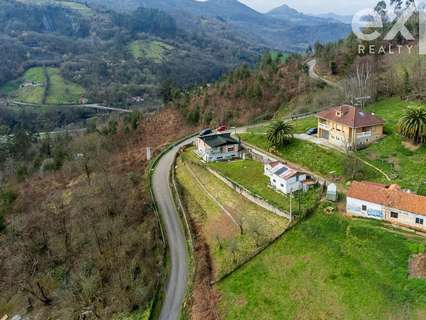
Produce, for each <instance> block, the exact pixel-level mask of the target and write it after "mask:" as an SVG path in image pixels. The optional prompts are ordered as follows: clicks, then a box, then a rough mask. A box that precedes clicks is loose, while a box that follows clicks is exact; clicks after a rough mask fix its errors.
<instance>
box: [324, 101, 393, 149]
mask: <svg viewBox="0 0 426 320" xmlns="http://www.w3.org/2000/svg"><path fill="white" fill-rule="evenodd" d="M317 117H318V137H319V138H323V139H326V140H328V141H329V142H330V143H332V144H334V145H336V146H338V147H342V148H349V149H354V148H359V147H364V146H367V145H369V144H371V143H373V142H375V141H377V140H379V139H380V138H382V137H383V128H384V124H385V122H384V120H383V119H381V118H379V117H377V116H376V115H374V114H372V113H369V112H365V111H362V110H360V109H359V108H356V107H354V106H349V105H343V106H339V107H334V108H331V109H329V110H326V111H323V112H320V113H319V114H318V116H317Z"/></svg>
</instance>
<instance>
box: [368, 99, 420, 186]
mask: <svg viewBox="0 0 426 320" xmlns="http://www.w3.org/2000/svg"><path fill="white" fill-rule="evenodd" d="M411 105H415V103H410V102H405V101H401V100H399V99H386V100H383V101H380V102H378V103H376V104H374V105H371V106H370V107H368V111H371V112H375V113H376V114H377V115H378V116H380V117H382V118H383V119H385V120H386V130H385V131H386V134H387V136H386V137H385V138H384V139H383V140H381V141H379V142H377V143H375V144H373V145H371V146H370V147H368V148H367V149H365V150H362V151H360V155H361V156H362V157H363V158H364V159H366V160H368V161H369V162H371V163H373V164H374V165H375V166H377V167H379V168H380V169H382V170H383V171H385V172H386V173H387V174H388V175H390V176H391V177H392V178H393V179H394V182H396V183H399V184H400V185H401V186H403V187H404V188H410V189H411V190H413V191H418V190H419V189H420V188H421V187H422V185H423V184H424V183H425V182H426V165H425V164H426V145H423V146H422V147H420V148H419V149H417V150H414V149H412V150H410V149H409V148H407V147H406V146H405V145H404V144H403V140H402V138H401V137H400V136H399V135H398V134H397V133H396V124H397V122H398V120H399V118H400V117H401V116H402V114H403V112H404V110H405V109H406V108H407V107H408V106H411Z"/></svg>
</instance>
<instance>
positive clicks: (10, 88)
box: [0, 67, 85, 105]
mask: <svg viewBox="0 0 426 320" xmlns="http://www.w3.org/2000/svg"><path fill="white" fill-rule="evenodd" d="M47 74H48V76H49V88H48V94H47V97H46V100H45V101H43V100H44V97H45V90H46V82H47V79H46V75H45V70H44V68H43V67H35V68H30V69H28V70H27V71H26V72H25V73H24V75H23V76H22V77H21V78H19V79H17V80H15V81H11V82H9V83H7V84H5V85H4V86H3V87H1V88H0V92H1V93H2V94H5V95H8V96H10V97H13V98H14V99H16V100H18V101H21V102H26V103H34V104H42V103H43V102H44V103H46V104H52V105H61V104H72V103H78V102H79V99H80V96H82V95H84V94H85V90H84V89H83V88H82V87H81V86H79V85H77V84H75V83H72V82H69V81H66V80H65V79H64V78H63V77H62V76H61V74H60V71H59V69H57V68H47ZM27 81H32V82H33V83H34V85H33V86H27V87H21V85H22V84H23V83H25V82H27Z"/></svg>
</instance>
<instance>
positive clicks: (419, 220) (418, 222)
mask: <svg viewBox="0 0 426 320" xmlns="http://www.w3.org/2000/svg"><path fill="white" fill-rule="evenodd" d="M416 224H421V225H423V224H424V220H423V219H422V218H416Z"/></svg>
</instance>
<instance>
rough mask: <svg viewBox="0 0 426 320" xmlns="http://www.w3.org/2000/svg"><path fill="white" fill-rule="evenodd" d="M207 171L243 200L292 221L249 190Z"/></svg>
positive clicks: (287, 214) (214, 172)
mask: <svg viewBox="0 0 426 320" xmlns="http://www.w3.org/2000/svg"><path fill="white" fill-rule="evenodd" d="M207 170H208V171H209V172H210V173H211V174H213V175H214V176H215V177H217V178H218V179H220V180H221V181H223V182H224V183H225V184H226V185H227V186H229V187H230V188H232V189H233V190H234V191H236V192H237V193H239V194H241V195H242V196H243V197H244V198H246V199H247V200H249V201H251V202H253V203H255V204H257V205H258V206H259V207H262V208H264V209H266V210H268V211H270V212H272V213H274V214H276V215H278V216H280V217H283V218H286V219H288V220H289V221H290V223H291V222H292V220H293V217H292V216H291V214H290V213H288V212H286V211H283V210H280V209H278V208H276V207H274V206H273V205H271V204H269V203H268V202H266V201H265V200H264V199H262V198H260V197H258V196H256V195H254V194H253V193H251V192H250V191H249V190H247V189H245V188H244V187H242V186H240V185H238V184H237V183H236V182H234V181H232V180H230V179H228V178H226V177H224V176H222V175H221V174H220V173H218V172H216V171H215V170H213V169H210V168H208V167H207Z"/></svg>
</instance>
